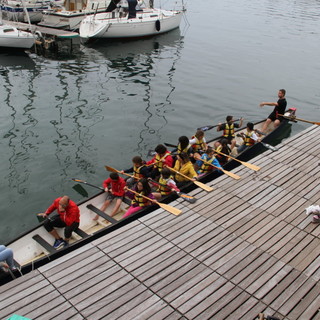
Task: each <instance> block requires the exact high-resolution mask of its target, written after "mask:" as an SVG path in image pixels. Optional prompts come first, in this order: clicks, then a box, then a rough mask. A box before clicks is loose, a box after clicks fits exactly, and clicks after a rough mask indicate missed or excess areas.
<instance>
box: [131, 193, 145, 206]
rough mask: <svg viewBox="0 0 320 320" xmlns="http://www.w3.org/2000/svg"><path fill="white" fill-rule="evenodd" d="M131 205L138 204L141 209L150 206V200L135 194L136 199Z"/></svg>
mask: <svg viewBox="0 0 320 320" xmlns="http://www.w3.org/2000/svg"><path fill="white" fill-rule="evenodd" d="M140 193H141V194H142V195H145V194H144V192H140ZM131 204H132V205H133V204H137V205H138V206H139V207H145V206H147V205H149V200H147V199H146V198H144V197H142V196H141V195H140V194H135V195H134V198H133V199H132V202H131Z"/></svg>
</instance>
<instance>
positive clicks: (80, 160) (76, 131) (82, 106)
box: [50, 63, 101, 177]
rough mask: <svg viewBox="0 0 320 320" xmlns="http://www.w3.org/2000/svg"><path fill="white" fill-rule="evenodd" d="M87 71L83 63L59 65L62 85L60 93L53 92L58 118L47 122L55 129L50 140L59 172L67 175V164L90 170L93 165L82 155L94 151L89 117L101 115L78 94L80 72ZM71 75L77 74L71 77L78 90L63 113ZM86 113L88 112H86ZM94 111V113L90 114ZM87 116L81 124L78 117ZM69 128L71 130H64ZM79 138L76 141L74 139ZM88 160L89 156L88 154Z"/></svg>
mask: <svg viewBox="0 0 320 320" xmlns="http://www.w3.org/2000/svg"><path fill="white" fill-rule="evenodd" d="M86 72H87V70H86V68H85V66H83V65H81V64H80V65H79V64H77V65H74V66H73V65H71V64H70V63H62V64H61V65H60V66H59V68H58V75H57V78H58V79H59V81H60V83H61V88H62V90H63V94H62V95H60V96H56V98H57V99H59V103H58V104H57V105H56V106H55V107H56V109H58V112H59V117H58V119H55V120H51V121H50V123H51V124H52V125H53V126H54V128H55V131H56V133H57V138H56V139H55V140H54V141H53V143H54V144H55V145H56V152H55V157H56V159H57V160H58V162H59V164H60V170H62V172H61V176H62V177H64V176H70V173H68V168H69V167H70V166H74V164H75V163H76V164H77V166H78V167H80V168H81V171H82V172H84V173H87V172H88V171H90V170H92V169H93V168H94V167H95V166H94V164H92V163H91V162H90V161H89V160H87V159H85V157H84V155H85V154H91V155H92V154H93V151H92V150H91V149H92V145H91V143H90V141H91V139H92V138H93V135H92V134H90V130H89V128H90V125H89V120H90V119H92V120H93V122H94V123H97V122H99V121H101V119H100V118H98V119H97V118H95V114H97V110H93V112H92V108H93V107H90V106H89V105H88V101H87V100H86V99H82V98H81V92H83V91H82V88H81V83H82V74H85V73H86ZM65 73H69V76H70V77H68V78H66V77H65ZM72 75H74V76H76V79H75V81H74V83H75V86H76V89H77V90H76V91H77V95H76V97H77V102H76V103H77V105H75V104H76V103H74V102H73V103H72V107H71V111H70V112H68V114H66V108H67V105H66V104H65V102H66V101H68V100H67V99H68V98H69V92H73V90H72V89H71V88H69V85H68V82H67V81H66V79H69V80H70V78H72ZM85 113H87V114H88V115H87V116H86V115H85ZM92 115H93V116H92ZM84 118H86V119H87V120H88V119H89V120H88V121H86V124H87V125H86V126H84V125H81V120H83V119H84ZM68 119H70V120H72V122H73V124H74V125H73V126H68V125H67V121H68ZM68 129H70V130H71V131H70V132H67V130H68ZM77 141H78V143H77ZM90 160H91V158H90Z"/></svg>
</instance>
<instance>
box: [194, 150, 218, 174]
mask: <svg viewBox="0 0 320 320" xmlns="http://www.w3.org/2000/svg"><path fill="white" fill-rule="evenodd" d="M201 160H202V161H201ZM201 160H199V161H200V162H201V166H200V169H199V170H198V174H199V175H200V174H201V175H204V174H206V173H209V172H211V171H213V170H215V169H217V168H215V167H218V168H222V167H221V165H220V163H219V161H218V160H217V159H216V157H215V155H214V149H213V148H211V147H208V149H207V151H206V153H204V154H203V155H202V156H201ZM211 164H212V165H211Z"/></svg>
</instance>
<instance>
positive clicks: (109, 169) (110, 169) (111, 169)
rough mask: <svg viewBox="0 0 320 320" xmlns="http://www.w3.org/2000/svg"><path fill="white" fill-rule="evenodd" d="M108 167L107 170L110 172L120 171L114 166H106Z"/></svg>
mask: <svg viewBox="0 0 320 320" xmlns="http://www.w3.org/2000/svg"><path fill="white" fill-rule="evenodd" d="M104 167H105V168H106V170H107V171H110V172H118V170H116V169H114V168H112V167H109V166H104Z"/></svg>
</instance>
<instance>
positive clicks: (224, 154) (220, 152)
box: [214, 150, 242, 162]
mask: <svg viewBox="0 0 320 320" xmlns="http://www.w3.org/2000/svg"><path fill="white" fill-rule="evenodd" d="M214 152H216V153H219V154H222V155H223V156H226V157H228V158H230V159H233V160H236V161H239V162H242V161H241V160H239V159H236V158H233V157H231V156H229V155H228V154H225V153H223V152H220V151H218V150H214Z"/></svg>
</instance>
